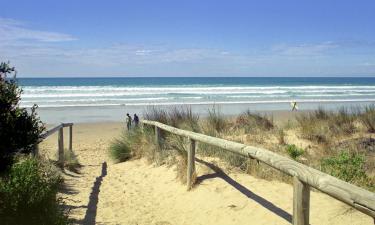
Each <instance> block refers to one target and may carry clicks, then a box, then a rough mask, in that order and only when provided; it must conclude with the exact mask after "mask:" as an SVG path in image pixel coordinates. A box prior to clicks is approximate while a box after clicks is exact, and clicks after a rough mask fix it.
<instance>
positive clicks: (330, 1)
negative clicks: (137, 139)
mask: <svg viewBox="0 0 375 225" xmlns="http://www.w3.org/2000/svg"><path fill="white" fill-rule="evenodd" d="M0 5H1V10H0V60H1V61H8V60H10V61H11V63H12V64H13V65H15V66H16V67H17V69H18V71H19V76H20V77H27V76H38V77H40V76H53V77H57V76H59V77H61V76H374V75H375V13H374V12H375V1H374V0H363V1H345V0H341V1H335V0H315V1H308V0H306V1H301V0H295V1H291V0H283V1H277V0H274V1H267V0H264V1H260V0H259V1H251V0H247V1H245V0H244V1H239V0H232V1H230V0H227V1H220V0H216V1H214V0H200V1H198V0H190V1H178V0H174V1H172V0H170V1H165V0H158V1H156V0H155V1H151V0H149V1H143V0H134V1H125V0H123V1H113V0H107V1H103V0H102V1H96V0H91V1H85V0H64V1H51V0H44V1H40V0H33V1H30V0H25V1H19V0H0Z"/></svg>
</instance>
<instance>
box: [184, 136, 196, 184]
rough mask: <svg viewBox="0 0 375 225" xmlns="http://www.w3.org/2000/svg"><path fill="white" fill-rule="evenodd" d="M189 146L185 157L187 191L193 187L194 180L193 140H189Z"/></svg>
mask: <svg viewBox="0 0 375 225" xmlns="http://www.w3.org/2000/svg"><path fill="white" fill-rule="evenodd" d="M189 141H190V146H189V150H188V156H187V164H188V165H187V177H186V183H187V189H188V190H190V189H191V188H192V187H193V184H194V179H195V175H196V174H195V140H193V139H190V138H189Z"/></svg>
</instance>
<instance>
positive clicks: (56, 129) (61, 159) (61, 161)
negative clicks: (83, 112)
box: [35, 123, 73, 167]
mask: <svg viewBox="0 0 375 225" xmlns="http://www.w3.org/2000/svg"><path fill="white" fill-rule="evenodd" d="M64 127H69V150H70V151H72V150H73V123H62V124H60V125H58V126H56V127H54V128H52V129H49V130H48V131H46V132H45V133H43V134H42V135H41V136H40V141H43V140H44V139H46V138H47V137H49V136H50V135H52V134H54V133H55V132H58V138H57V145H58V159H57V163H58V164H59V166H60V167H64ZM38 149H39V147H38V148H37V150H36V152H35V154H36V155H38V154H39V150H38Z"/></svg>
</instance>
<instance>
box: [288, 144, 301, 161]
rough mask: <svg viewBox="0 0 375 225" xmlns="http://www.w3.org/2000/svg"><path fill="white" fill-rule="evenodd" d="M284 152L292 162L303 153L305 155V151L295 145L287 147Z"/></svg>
mask: <svg viewBox="0 0 375 225" xmlns="http://www.w3.org/2000/svg"><path fill="white" fill-rule="evenodd" d="M286 152H287V153H288V155H289V156H290V157H291V158H292V159H294V160H296V159H297V158H298V157H300V156H301V155H303V153H305V151H304V150H303V149H302V148H298V147H297V146H296V145H287V146H286Z"/></svg>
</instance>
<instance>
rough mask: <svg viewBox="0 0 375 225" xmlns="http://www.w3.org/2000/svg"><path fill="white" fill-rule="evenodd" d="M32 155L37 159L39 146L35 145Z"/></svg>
mask: <svg viewBox="0 0 375 225" xmlns="http://www.w3.org/2000/svg"><path fill="white" fill-rule="evenodd" d="M33 155H34V156H35V157H39V144H36V145H35V149H34V152H33Z"/></svg>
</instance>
